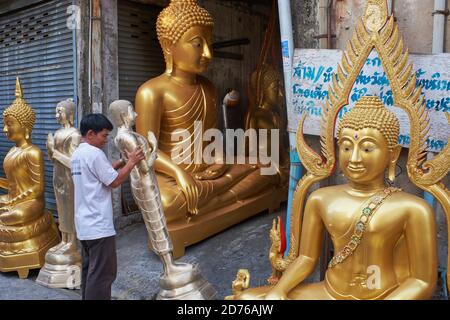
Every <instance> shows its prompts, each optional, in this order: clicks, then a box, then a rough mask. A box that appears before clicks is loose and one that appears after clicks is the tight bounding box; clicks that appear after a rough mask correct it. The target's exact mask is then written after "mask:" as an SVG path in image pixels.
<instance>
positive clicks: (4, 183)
mask: <svg viewBox="0 0 450 320" xmlns="http://www.w3.org/2000/svg"><path fill="white" fill-rule="evenodd" d="M8 185H9V183H8V180H7V179H5V178H0V188H2V189H6V190H8V189H9V187H8Z"/></svg>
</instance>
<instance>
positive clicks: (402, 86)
mask: <svg viewBox="0 0 450 320" xmlns="http://www.w3.org/2000/svg"><path fill="white" fill-rule="evenodd" d="M372 50H376V51H377V53H378V55H379V56H380V59H381V62H382V65H383V68H384V70H385V71H386V75H387V77H388V80H389V83H390V85H391V89H392V92H393V96H394V105H395V106H396V107H399V108H401V109H403V110H404V111H405V113H406V114H407V116H408V119H409V122H410V130H411V132H410V145H409V152H408V160H407V163H406V168H407V172H408V177H409V179H410V180H411V182H413V183H414V184H415V185H416V186H418V187H419V188H421V189H422V190H424V191H427V192H429V193H431V194H432V195H433V196H434V197H435V198H436V199H437V201H439V203H440V204H441V205H442V207H443V209H444V211H445V214H446V217H447V221H450V192H449V191H448V189H447V188H446V187H445V185H444V184H443V183H442V182H441V180H442V179H443V178H444V177H445V176H446V175H447V173H448V171H449V170H450V160H449V159H450V146H449V145H447V146H446V147H445V148H444V149H443V150H442V151H441V152H440V153H439V154H437V155H436V156H435V157H434V158H433V159H431V160H427V159H426V157H425V155H426V152H424V151H425V150H426V148H427V144H426V141H427V132H428V129H429V126H428V125H429V118H428V112H427V110H426V104H425V102H424V97H423V96H422V94H421V93H422V88H421V87H416V75H415V72H414V71H413V67H412V65H411V64H408V52H407V51H406V52H404V45H403V40H402V39H401V37H400V36H399V32H398V25H397V23H396V22H395V20H394V17H393V15H391V16H388V14H387V2H386V1H385V0H367V3H366V9H365V14H364V16H363V18H362V19H361V20H359V21H358V23H357V25H356V31H355V32H354V34H353V38H352V40H351V41H350V43H349V44H348V46H347V49H346V50H345V51H344V53H343V56H342V60H341V63H340V64H339V65H338V68H337V74H335V75H333V81H332V84H331V85H330V87H329V94H328V99H327V101H326V105H325V106H324V107H323V110H322V111H323V118H322V124H321V128H322V130H321V136H320V142H321V146H322V149H321V154H318V153H316V152H315V151H314V150H312V149H311V148H310V147H309V146H308V145H307V143H306V141H305V138H304V136H303V124H304V121H305V118H306V116H303V118H302V121H301V122H300V124H299V128H298V130H297V151H298V153H299V157H300V159H301V161H302V164H303V165H304V166H305V168H306V171H307V173H306V175H305V176H304V177H303V178H302V179H301V180H300V181H299V182H298V184H297V188H296V190H295V192H294V197H293V201H292V212H291V221H292V223H291V227H292V228H291V230H290V239H291V247H290V250H289V253H288V254H287V255H286V256H284V252H281V250H282V249H281V248H282V245H281V243H282V238H281V237H282V236H281V231H280V226H279V225H278V223H276V222H274V225H273V228H272V230H271V231H270V238H271V241H272V246H271V248H270V252H269V259H270V263H271V265H272V271H273V273H272V276H271V277H270V278H269V284H271V285H270V286H267V287H260V288H254V289H248V290H245V289H246V288H242V289H241V290H240V291H239V292H237V293H236V294H234V295H233V296H232V298H233V299H261V298H265V299H429V298H430V297H431V296H432V295H433V291H434V288H435V286H436V280H437V265H438V263H437V249H436V238H437V237H436V226H435V220H434V214H433V211H432V210H431V208H430V207H429V205H428V204H427V203H426V202H425V201H424V200H423V199H421V198H418V197H416V196H412V195H409V194H407V193H405V192H402V191H401V190H400V189H398V188H394V187H388V186H386V185H385V183H384V177H385V174H386V171H387V175H388V177H389V180H391V183H392V182H393V180H394V178H395V166H396V162H397V159H398V157H399V154H400V150H401V147H400V146H398V145H397V139H398V135H399V121H398V119H397V118H396V116H395V114H394V113H392V112H391V111H389V110H388V109H386V108H385V107H384V106H383V104H382V102H381V100H380V99H379V98H378V97H376V96H371V97H363V98H361V99H360V100H359V101H358V102H357V103H356V106H355V107H354V108H353V109H352V110H351V111H350V112H348V113H347V114H345V115H344V117H343V118H342V120H341V121H340V123H339V127H338V131H337V139H338V146H339V152H338V153H339V165H340V168H341V170H342V172H343V174H344V175H345V177H346V178H347V179H348V184H344V185H339V186H330V187H327V188H322V189H319V190H317V191H314V192H313V193H312V194H311V195H310V196H309V198H308V199H307V200H306V195H307V193H308V190H309V188H310V187H311V186H312V185H313V184H314V183H317V182H319V181H321V180H323V179H325V178H327V177H329V176H330V175H331V174H332V173H333V172H334V170H335V168H336V164H337V163H336V159H337V156H336V154H335V125H336V119H338V115H339V112H340V111H341V110H342V108H343V107H344V106H346V105H348V102H349V96H350V93H351V90H352V88H353V86H354V83H355V82H356V79H357V77H358V75H359V74H360V72H361V70H362V68H363V67H364V65H365V61H366V59H367V57H368V56H369V54H370V53H371V51H372ZM448 118H449V122H450V117H448ZM449 142H450V141H449ZM305 200H306V201H305ZM449 230H450V229H449ZM324 231H326V232H328V233H329V235H330V237H331V240H332V242H333V245H334V250H335V252H334V257H333V258H332V259H331V261H330V262H329V265H328V269H327V271H326V274H325V280H324V281H322V282H319V283H312V284H304V283H302V282H303V281H304V280H305V279H306V277H308V276H309V275H310V274H311V273H312V272H313V271H314V268H315V266H316V264H317V261H318V259H319V255H320V251H321V245H322V241H323V232H324ZM447 263H448V264H450V255H448V257H447ZM448 280H450V278H449V275H448V274H447V281H448Z"/></svg>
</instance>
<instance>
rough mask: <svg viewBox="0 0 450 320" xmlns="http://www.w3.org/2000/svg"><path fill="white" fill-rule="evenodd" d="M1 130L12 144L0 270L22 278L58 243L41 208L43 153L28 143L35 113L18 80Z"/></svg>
mask: <svg viewBox="0 0 450 320" xmlns="http://www.w3.org/2000/svg"><path fill="white" fill-rule="evenodd" d="M3 117H4V124H5V127H4V129H3V132H5V133H6V136H7V137H8V139H9V140H11V141H12V142H14V143H15V146H14V147H12V148H11V150H10V151H9V152H8V154H7V155H6V157H5V159H4V162H3V168H4V170H5V174H6V179H5V178H0V187H1V188H2V189H6V190H8V194H6V195H2V196H0V271H2V272H5V271H17V272H18V274H19V277H20V278H26V277H27V276H28V271H29V270H30V269H35V268H40V267H42V265H43V264H44V256H45V253H46V252H47V250H48V249H49V248H51V247H53V246H54V245H56V244H57V243H58V242H59V234H58V230H57V228H56V225H55V222H54V221H53V217H52V215H51V214H50V212H48V211H47V210H45V199H44V184H45V183H44V156H43V153H42V151H41V150H40V149H39V148H38V147H36V146H35V145H33V144H31V131H32V129H33V125H34V122H35V113H34V111H33V110H32V109H31V108H30V107H29V106H28V105H27V103H26V102H25V100H24V99H23V98H22V89H21V87H20V83H19V79H18V78H17V83H16V100H14V102H13V103H12V105H11V106H9V107H8V108H7V109H6V110H5V111H4V112H3Z"/></svg>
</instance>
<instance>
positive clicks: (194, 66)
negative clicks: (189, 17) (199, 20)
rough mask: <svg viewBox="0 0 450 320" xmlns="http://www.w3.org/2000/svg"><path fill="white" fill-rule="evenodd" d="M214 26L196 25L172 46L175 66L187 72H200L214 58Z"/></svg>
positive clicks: (204, 69) (206, 67) (203, 70)
mask: <svg viewBox="0 0 450 320" xmlns="http://www.w3.org/2000/svg"><path fill="white" fill-rule="evenodd" d="M212 32H213V29H212V27H204V26H194V27H192V28H190V29H189V30H188V31H186V32H185V33H184V34H183V36H182V37H181V38H180V39H179V40H178V41H177V43H176V44H174V45H172V46H171V50H170V51H171V54H172V58H173V64H174V67H175V68H176V69H177V70H180V71H184V72H187V73H195V74H200V73H202V72H205V71H206V70H207V69H208V65H209V63H210V62H211V59H212V50H211V48H210V45H211V42H212Z"/></svg>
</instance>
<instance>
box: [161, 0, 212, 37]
mask: <svg viewBox="0 0 450 320" xmlns="http://www.w3.org/2000/svg"><path fill="white" fill-rule="evenodd" d="M194 26H210V27H213V26H214V21H213V19H212V16H211V15H210V14H209V12H208V11H207V10H206V9H204V8H202V7H200V6H199V5H198V4H197V0H172V1H171V2H170V4H169V6H167V7H166V8H165V9H164V10H162V11H161V13H160V14H159V16H158V20H157V21H156V32H157V34H158V40H159V42H160V43H161V40H162V39H168V40H170V41H171V42H172V44H175V43H176V42H177V41H178V40H179V39H180V38H181V37H182V36H183V34H184V33H185V32H186V31H187V30H189V28H191V27H194Z"/></svg>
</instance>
